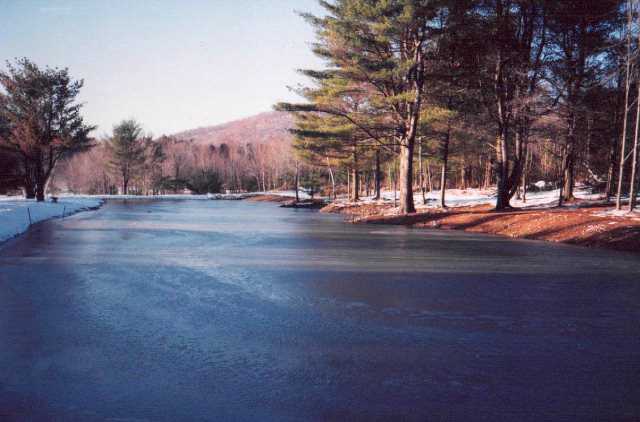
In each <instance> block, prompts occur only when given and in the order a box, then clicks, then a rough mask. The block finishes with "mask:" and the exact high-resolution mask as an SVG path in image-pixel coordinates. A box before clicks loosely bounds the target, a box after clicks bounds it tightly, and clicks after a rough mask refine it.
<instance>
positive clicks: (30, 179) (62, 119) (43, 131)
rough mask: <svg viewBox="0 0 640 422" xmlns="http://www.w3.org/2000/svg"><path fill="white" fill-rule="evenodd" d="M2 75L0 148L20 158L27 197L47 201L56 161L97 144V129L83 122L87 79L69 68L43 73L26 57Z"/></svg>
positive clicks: (44, 71) (46, 70)
mask: <svg viewBox="0 0 640 422" xmlns="http://www.w3.org/2000/svg"><path fill="white" fill-rule="evenodd" d="M7 69H8V70H7V71H6V72H0V85H2V87H3V88H4V90H5V92H6V93H5V94H4V95H1V97H2V98H1V101H0V115H1V116H2V118H1V120H3V121H4V124H3V126H4V130H3V131H2V132H3V133H2V134H0V148H2V149H4V150H8V151H10V152H12V153H14V154H16V155H17V156H18V157H19V159H20V161H21V162H22V164H23V169H22V171H23V176H24V187H25V192H26V194H27V197H33V196H34V195H35V197H36V198H37V200H38V201H44V196H45V191H46V188H47V184H48V182H49V180H50V179H51V175H52V174H53V172H54V170H55V168H56V166H57V165H58V163H59V162H60V161H61V160H62V159H64V158H67V157H70V156H71V155H73V154H75V153H77V152H80V151H85V150H87V149H89V148H90V147H91V146H93V140H92V139H91V138H89V133H91V132H92V131H93V130H94V129H95V126H89V125H86V124H85V123H84V120H83V118H82V116H81V114H80V112H81V109H82V104H80V103H76V98H77V96H78V94H79V93H80V89H81V88H82V86H83V81H81V80H80V81H74V80H73V79H72V78H71V76H70V75H69V71H68V70H67V69H62V70H61V69H51V68H46V69H44V70H42V69H40V68H38V66H36V65H35V64H34V63H33V62H31V61H29V60H28V59H26V58H23V59H19V60H17V61H16V63H15V64H11V63H7Z"/></svg>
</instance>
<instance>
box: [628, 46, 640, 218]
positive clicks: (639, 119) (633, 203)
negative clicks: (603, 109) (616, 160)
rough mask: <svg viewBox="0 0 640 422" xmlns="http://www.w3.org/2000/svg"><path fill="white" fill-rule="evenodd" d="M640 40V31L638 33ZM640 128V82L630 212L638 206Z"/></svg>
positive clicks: (634, 136)
mask: <svg viewBox="0 0 640 422" xmlns="http://www.w3.org/2000/svg"><path fill="white" fill-rule="evenodd" d="M638 39H639V40H640V33H639V34H638ZM639 128H640V84H638V96H637V97H636V130H635V133H634V134H633V159H632V160H631V179H630V182H629V183H630V184H629V212H631V211H633V209H634V208H635V207H636V196H637V195H638V192H637V191H636V171H637V170H638V129H639Z"/></svg>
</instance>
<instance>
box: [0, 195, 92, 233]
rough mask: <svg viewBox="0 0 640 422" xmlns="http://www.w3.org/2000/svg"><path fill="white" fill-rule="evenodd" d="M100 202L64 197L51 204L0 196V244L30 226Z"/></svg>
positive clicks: (88, 207)
mask: <svg viewBox="0 0 640 422" xmlns="http://www.w3.org/2000/svg"><path fill="white" fill-rule="evenodd" d="M102 202H103V200H101V199H99V198H88V197H64V198H60V199H59V200H58V202H57V203H53V202H50V201H48V202H36V201H35V200H33V199H22V198H18V197H15V196H0V242H4V241H6V240H8V239H11V238H12V237H15V236H17V235H19V234H20V233H24V232H25V231H27V229H28V228H29V225H30V224H35V223H37V222H40V221H44V220H49V219H51V218H59V217H66V216H69V215H71V214H75V213H77V212H80V211H86V210H90V209H95V208H97V207H99V206H100V205H101V204H102Z"/></svg>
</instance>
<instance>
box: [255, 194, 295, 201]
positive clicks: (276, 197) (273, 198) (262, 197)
mask: <svg viewBox="0 0 640 422" xmlns="http://www.w3.org/2000/svg"><path fill="white" fill-rule="evenodd" d="M291 199H292V198H289V197H287V196H280V195H269V194H264V195H254V196H250V197H248V198H247V199H246V200H247V201H249V202H280V203H284V202H289V201H291Z"/></svg>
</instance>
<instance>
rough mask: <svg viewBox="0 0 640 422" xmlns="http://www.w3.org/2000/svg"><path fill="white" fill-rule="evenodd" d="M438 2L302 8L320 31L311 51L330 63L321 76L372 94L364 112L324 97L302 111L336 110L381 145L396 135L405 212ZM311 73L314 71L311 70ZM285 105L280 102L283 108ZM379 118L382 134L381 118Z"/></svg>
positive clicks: (410, 208) (346, 2)
mask: <svg viewBox="0 0 640 422" xmlns="http://www.w3.org/2000/svg"><path fill="white" fill-rule="evenodd" d="M438 3H439V2H436V1H419V2H416V1H411V0H395V1H382V0H378V1H366V0H337V1H335V2H333V3H329V2H324V1H323V2H321V5H322V6H323V7H324V8H325V9H326V11H327V13H328V15H327V16H325V17H316V16H312V15H305V17H306V18H307V20H308V21H309V22H311V23H312V24H313V25H314V26H315V27H316V30H317V35H318V43H317V44H316V45H315V48H314V52H315V53H316V54H317V55H318V56H320V57H322V58H324V59H326V60H327V62H328V66H329V69H328V70H326V71H324V72H316V73H315V74H316V75H319V76H321V77H328V76H329V75H331V76H332V77H334V78H340V79H342V80H345V81H348V82H349V85H350V86H352V87H360V88H361V89H362V90H363V91H364V92H366V94H367V102H366V108H367V111H366V112H355V113H351V114H348V115H346V114H345V113H343V112H342V111H337V110H335V109H333V108H331V107H328V108H326V107H324V104H322V103H321V102H313V103H312V104H311V105H309V106H308V107H306V108H305V107H300V106H299V107H289V109H295V110H297V111H303V110H304V111H314V112H321V113H326V114H333V115H336V116H340V117H343V118H346V119H347V120H349V122H350V123H351V124H352V125H353V126H354V127H355V128H357V130H358V131H360V132H362V133H365V134H366V135H367V136H368V137H369V138H370V139H371V140H374V141H376V142H378V143H380V144H388V143H389V141H392V142H393V143H394V144H396V145H397V146H398V148H399V154H400V212H401V213H410V212H415V207H414V203H413V158H414V147H415V140H416V135H417V131H418V125H419V120H420V112H421V106H422V97H423V88H424V83H425V63H426V60H427V52H428V49H429V46H430V43H429V41H430V36H431V35H432V33H433V30H434V29H433V28H432V19H433V18H434V17H435V14H436V8H437V4H438ZM307 73H308V74H313V73H312V72H307ZM281 109H282V107H281ZM380 122H384V125H381V126H382V128H383V132H384V135H386V136H381V135H380V133H379V131H374V130H373V129H374V128H375V129H380V128H381V127H380V126H378V125H377V123H380Z"/></svg>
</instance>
